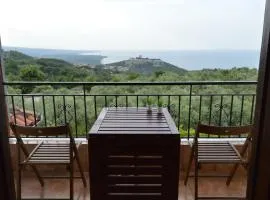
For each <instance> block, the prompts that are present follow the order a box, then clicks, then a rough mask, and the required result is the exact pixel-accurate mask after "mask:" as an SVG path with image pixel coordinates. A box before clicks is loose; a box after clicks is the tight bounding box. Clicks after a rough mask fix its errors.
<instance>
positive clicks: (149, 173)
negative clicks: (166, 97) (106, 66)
mask: <svg viewBox="0 0 270 200" xmlns="http://www.w3.org/2000/svg"><path fill="white" fill-rule="evenodd" d="M88 144H89V145H88V146H89V161H90V164H89V166H90V169H89V172H90V193H91V200H111V199H112V200H114V199H115V200H124V199H125V200H133V199H134V200H135V199H136V200H148V199H149V200H161V199H162V200H177V199H178V179H179V159H180V156H179V152H180V137H179V132H178V130H177V128H176V126H175V123H174V121H173V119H172V118H171V116H170V114H169V112H168V110H167V109H166V108H163V109H162V113H161V114H158V113H157V109H154V108H153V109H152V114H148V113H147V108H143V107H142V108H123V107H121V108H119V107H118V108H104V109H103V110H102V111H101V113H100V115H99V117H98V119H97V120H96V122H95V124H94V125H93V127H92V129H91V130H90V132H89V135H88Z"/></svg>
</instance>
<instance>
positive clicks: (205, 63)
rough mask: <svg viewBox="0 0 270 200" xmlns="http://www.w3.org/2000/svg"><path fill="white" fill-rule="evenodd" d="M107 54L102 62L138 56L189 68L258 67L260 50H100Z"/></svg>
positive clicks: (104, 54) (101, 52)
mask: <svg viewBox="0 0 270 200" xmlns="http://www.w3.org/2000/svg"><path fill="white" fill-rule="evenodd" d="M100 55H102V56H106V58H103V59H102V60H101V62H102V64H108V63H113V62H118V61H122V60H127V59H129V58H134V57H138V56H142V57H147V58H159V59H161V60H163V61H165V62H168V63H171V64H173V65H175V66H177V67H181V68H184V69H187V70H200V69H205V68H207V69H214V68H223V69H230V68H233V67H248V68H258V66H259V58H260V51H259V50H173V51H100Z"/></svg>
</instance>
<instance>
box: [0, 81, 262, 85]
mask: <svg viewBox="0 0 270 200" xmlns="http://www.w3.org/2000/svg"><path fill="white" fill-rule="evenodd" d="M2 84H3V85H7V86H8V85H34V86H38V85H85V86H129V85H130V86H134V85H138V86H139V85H144V86H145V85H149V86H154V85H255V84H257V81H186V82H182V81H169V82H37V81H35V82H28V81H14V82H3V83H2Z"/></svg>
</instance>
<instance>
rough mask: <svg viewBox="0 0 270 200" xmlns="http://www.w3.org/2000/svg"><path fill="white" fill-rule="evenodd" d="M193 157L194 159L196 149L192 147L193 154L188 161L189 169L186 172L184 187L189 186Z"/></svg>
mask: <svg viewBox="0 0 270 200" xmlns="http://www.w3.org/2000/svg"><path fill="white" fill-rule="evenodd" d="M193 157H194V147H193V146H192V148H191V153H190V156H189V160H188V167H187V172H186V175H185V180H184V185H187V181H188V177H189V172H190V169H191V164H192V160H193Z"/></svg>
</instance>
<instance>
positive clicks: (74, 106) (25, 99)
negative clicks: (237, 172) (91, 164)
mask: <svg viewBox="0 0 270 200" xmlns="http://www.w3.org/2000/svg"><path fill="white" fill-rule="evenodd" d="M4 85H5V86H6V87H7V89H8V90H9V89H10V88H13V89H14V88H15V90H13V92H12V93H11V92H9V93H7V94H6V98H7V102H8V107H9V115H10V116H14V118H13V119H14V121H15V123H17V122H16V119H17V117H18V116H16V115H18V113H16V109H20V110H21V115H23V120H24V123H25V125H27V120H28V119H27V116H26V115H27V112H28V111H31V113H33V115H34V117H33V119H32V120H33V123H34V125H38V126H50V125H59V124H62V123H67V122H68V123H70V125H71V126H72V129H73V133H74V136H75V137H85V136H86V135H87V133H88V131H89V129H90V128H91V126H92V124H93V123H94V121H95V120H96V118H97V117H98V114H99V112H100V111H101V109H102V108H103V107H110V106H115V107H122V106H124V107H140V106H145V105H146V104H147V99H149V98H151V99H152V102H153V104H154V105H157V102H160V101H162V104H163V106H164V107H167V108H168V110H169V111H170V113H171V115H172V117H173V119H174V120H175V124H176V126H177V127H178V129H179V132H180V134H181V135H182V137H187V138H190V137H192V136H193V135H194V131H195V127H196V124H197V123H198V121H201V122H203V123H207V124H215V125H223V126H227V125H244V124H251V123H252V122H253V116H254V106H255V98H256V95H255V90H256V85H257V82H256V81H225V82H224V81H207V82H199V81H193V82H5V83H4ZM44 86H50V87H51V90H49V91H47V90H45V89H44V92H42V91H43V89H42V88H41V89H40V90H41V92H39V93H34V91H35V90H34V89H35V88H37V87H44ZM61 88H62V90H61ZM63 88H65V89H63ZM134 88H136V89H137V90H135V89H134ZM16 89H17V90H19V91H32V92H30V93H28V94H22V93H21V92H16ZM63 90H64V91H63ZM137 91H140V93H137ZM149 91H151V93H149ZM220 91H221V92H220ZM37 116H41V119H40V120H39V121H37ZM205 137H208V136H207V135H206V136H205Z"/></svg>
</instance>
